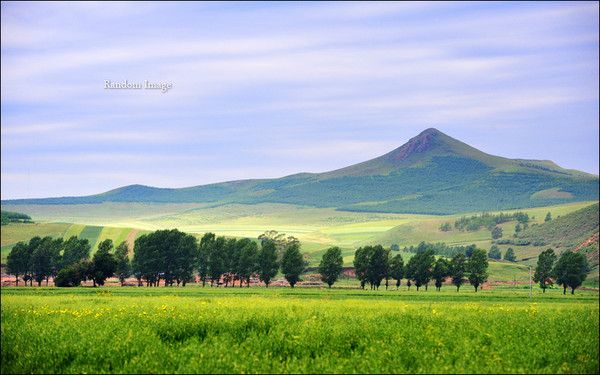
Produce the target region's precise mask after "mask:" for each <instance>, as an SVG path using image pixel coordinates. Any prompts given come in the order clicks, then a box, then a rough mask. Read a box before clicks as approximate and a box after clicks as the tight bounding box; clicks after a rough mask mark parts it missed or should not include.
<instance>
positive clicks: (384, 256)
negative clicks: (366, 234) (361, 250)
mask: <svg viewBox="0 0 600 375" xmlns="http://www.w3.org/2000/svg"><path fill="white" fill-rule="evenodd" d="M388 274H389V250H386V249H384V248H383V246H381V245H376V246H372V247H371V250H370V257H369V264H368V268H367V281H368V282H369V284H370V285H371V289H379V285H381V280H383V279H384V278H387V277H388ZM386 287H387V282H386Z"/></svg>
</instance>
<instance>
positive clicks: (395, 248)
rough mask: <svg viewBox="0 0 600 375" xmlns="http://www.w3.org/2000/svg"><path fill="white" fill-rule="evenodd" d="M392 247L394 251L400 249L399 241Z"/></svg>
mask: <svg viewBox="0 0 600 375" xmlns="http://www.w3.org/2000/svg"><path fill="white" fill-rule="evenodd" d="M390 249H391V250H392V251H400V246H398V244H397V243H393V244H392V246H390Z"/></svg>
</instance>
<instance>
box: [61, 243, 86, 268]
mask: <svg viewBox="0 0 600 375" xmlns="http://www.w3.org/2000/svg"><path fill="white" fill-rule="evenodd" d="M63 248H64V250H63V257H62V264H61V268H62V267H68V266H70V265H72V264H75V263H77V262H79V261H80V260H83V259H89V257H90V250H91V246H90V243H89V241H88V240H87V239H85V238H82V239H79V238H77V237H76V236H72V237H70V238H69V239H68V240H66V241H65V242H64V244H63Z"/></svg>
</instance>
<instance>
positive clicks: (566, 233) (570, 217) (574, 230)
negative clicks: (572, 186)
mask: <svg viewBox="0 0 600 375" xmlns="http://www.w3.org/2000/svg"><path fill="white" fill-rule="evenodd" d="M598 207H599V204H598V203H596V204H592V205H590V206H588V207H584V208H582V209H579V210H577V211H575V212H572V213H569V214H567V215H564V216H561V217H557V218H555V219H553V220H551V221H548V222H546V223H543V224H538V225H532V226H530V227H529V228H527V229H526V230H524V231H522V232H521V233H519V234H518V236H517V238H518V239H524V240H529V241H531V242H535V241H541V242H544V243H546V245H548V246H554V247H564V248H567V249H571V250H572V249H574V248H575V247H576V246H578V245H580V244H582V243H584V242H585V241H586V240H587V239H589V238H590V237H592V236H593V235H594V233H597V232H598V214H599V210H598ZM596 238H597V237H596Z"/></svg>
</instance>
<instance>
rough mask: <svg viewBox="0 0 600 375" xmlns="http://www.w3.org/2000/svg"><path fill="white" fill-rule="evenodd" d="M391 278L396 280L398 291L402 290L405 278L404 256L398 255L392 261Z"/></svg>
mask: <svg viewBox="0 0 600 375" xmlns="http://www.w3.org/2000/svg"><path fill="white" fill-rule="evenodd" d="M390 276H391V278H392V279H394V280H396V289H398V288H400V282H401V281H402V278H403V277H404V260H403V259H402V255H400V254H396V255H395V256H394V257H393V258H392V259H391V260H390Z"/></svg>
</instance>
